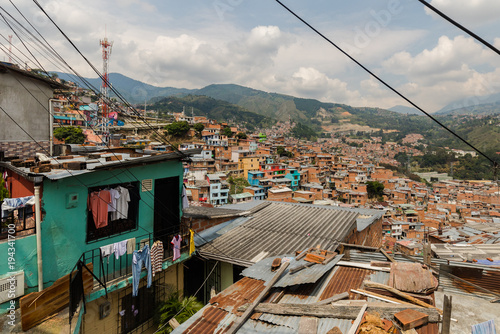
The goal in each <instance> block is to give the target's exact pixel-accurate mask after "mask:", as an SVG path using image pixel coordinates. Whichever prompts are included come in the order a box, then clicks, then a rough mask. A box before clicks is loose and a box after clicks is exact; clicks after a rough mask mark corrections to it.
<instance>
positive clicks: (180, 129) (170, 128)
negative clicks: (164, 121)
mask: <svg viewBox="0 0 500 334" xmlns="http://www.w3.org/2000/svg"><path fill="white" fill-rule="evenodd" d="M189 129H190V126H189V123H188V122H186V121H182V122H173V123H170V124H168V125H167V126H165V130H167V133H168V134H169V135H171V136H172V137H182V136H184V135H185V134H186V133H187V132H188V131H189Z"/></svg>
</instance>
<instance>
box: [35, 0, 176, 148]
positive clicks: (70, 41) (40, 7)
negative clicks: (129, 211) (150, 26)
mask: <svg viewBox="0 0 500 334" xmlns="http://www.w3.org/2000/svg"><path fill="white" fill-rule="evenodd" d="M33 2H34V3H35V4H36V5H37V6H38V8H39V9H40V10H41V11H42V12H43V13H44V14H45V16H46V17H47V18H48V19H49V20H50V21H51V22H52V24H53V25H54V26H55V27H56V28H57V30H59V32H60V33H61V34H62V35H63V36H64V38H65V39H66V40H67V41H68V42H69V43H70V44H71V46H73V48H74V49H75V50H76V51H77V52H78V53H79V54H80V56H81V57H82V58H83V59H84V60H85V61H86V62H87V64H88V65H89V66H90V67H91V68H92V69H93V70H94V72H95V73H96V74H97V75H98V76H99V77H100V78H101V80H103V81H104V82H105V83H106V85H107V86H109V87H110V89H111V91H113V92H114V93H115V94H116V96H118V98H120V100H122V101H123V102H124V103H125V105H126V106H127V107H129V108H131V109H132V111H133V112H134V113H135V114H136V115H138V116H139V117H141V118H142V120H143V122H144V123H145V124H146V125H147V126H148V127H149V128H150V129H151V130H153V131H154V132H155V133H156V134H157V135H158V136H159V138H163V139H164V140H165V141H166V142H167V143H168V144H169V145H170V146H171V147H172V148H173V149H174V150H176V151H178V152H179V153H181V154H182V155H184V156H185V154H184V153H183V152H182V151H180V150H179V149H178V148H177V147H175V146H174V145H173V144H172V143H170V141H169V140H168V139H167V138H165V136H163V135H162V134H160V133H159V132H158V131H156V129H154V128H153V127H152V126H151V125H150V124H149V123H148V122H147V121H146V120H145V119H144V118H143V117H142V115H140V113H139V112H137V110H136V109H135V108H134V107H133V106H132V105H131V104H130V103H129V102H128V101H127V100H126V99H125V98H124V97H123V96H122V95H121V94H120V93H119V92H118V91H117V90H116V89H114V88H113V86H112V85H110V83H109V81H108V79H107V78H105V77H104V76H103V75H102V74H101V73H100V72H99V71H98V70H97V68H96V67H95V66H94V65H93V64H92V63H91V62H90V61H89V60H88V59H87V57H85V55H84V54H83V53H82V52H81V51H80V50H79V49H78V47H77V46H76V45H75V44H74V43H73V41H72V40H71V39H70V38H69V37H68V36H67V35H66V33H64V31H62V29H61V28H60V27H59V26H58V25H57V23H55V21H54V20H53V19H52V18H51V17H50V16H49V14H48V13H47V12H46V11H45V10H44V9H43V7H42V6H41V5H40V3H39V2H38V1H37V0H33Z"/></svg>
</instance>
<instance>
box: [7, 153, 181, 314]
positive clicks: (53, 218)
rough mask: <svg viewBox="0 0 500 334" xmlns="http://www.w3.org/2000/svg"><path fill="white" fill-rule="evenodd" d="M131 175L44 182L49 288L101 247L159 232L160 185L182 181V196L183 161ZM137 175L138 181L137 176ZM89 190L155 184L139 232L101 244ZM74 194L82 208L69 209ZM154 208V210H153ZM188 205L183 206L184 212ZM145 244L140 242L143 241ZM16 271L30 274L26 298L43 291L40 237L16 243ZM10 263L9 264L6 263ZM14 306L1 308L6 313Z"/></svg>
mask: <svg viewBox="0 0 500 334" xmlns="http://www.w3.org/2000/svg"><path fill="white" fill-rule="evenodd" d="M128 171H130V172H131V173H132V174H133V175H131V174H130V173H129V172H123V169H115V170H112V171H96V172H91V173H85V174H81V175H78V176H74V177H69V178H65V179H61V180H57V181H50V180H45V181H44V183H43V198H42V209H43V211H44V212H45V216H44V219H43V221H42V256H43V280H44V287H48V286H50V285H52V284H53V283H54V282H55V281H56V280H57V279H58V278H60V277H62V276H64V275H66V274H68V273H69V272H70V271H71V270H72V269H73V267H74V266H75V264H76V262H77V261H78V259H79V258H80V256H81V255H82V254H83V253H84V252H86V251H89V250H92V249H96V248H99V247H101V246H104V245H108V244H111V243H114V242H118V241H122V240H125V239H129V238H133V237H141V236H144V235H145V234H147V233H148V232H153V226H154V212H153V208H154V197H153V194H154V180H155V179H161V178H166V177H179V178H180V180H179V181H180V182H179V196H180V194H181V191H182V175H183V167H182V163H181V162H180V161H177V160H173V161H165V162H161V163H156V164H149V165H144V166H137V167H131V168H129V169H128ZM134 176H135V177H134ZM76 178H78V179H79V180H80V181H82V182H83V183H84V184H85V185H90V186H91V187H95V186H101V185H102V186H104V185H108V184H115V183H122V182H137V180H139V182H140V181H142V180H143V179H153V190H152V191H151V193H149V192H140V196H141V201H140V202H139V215H138V226H139V228H138V229H137V230H134V231H131V232H129V233H123V234H120V235H117V236H114V237H111V238H107V239H103V240H100V241H98V242H92V243H89V244H87V243H86V242H85V239H86V233H87V214H88V209H87V196H88V188H87V187H86V186H84V185H83V184H82V183H81V182H79V181H78V180H77V179H76ZM68 194H78V204H77V206H76V207H74V208H70V209H66V197H67V195H68ZM148 205H149V206H148ZM181 205H182V201H180V205H179V212H180V214H182V210H181ZM137 241H139V240H137ZM8 247H9V246H8V244H7V242H6V241H5V242H2V243H0V254H5V256H6V257H7V255H6V254H7V248H8ZM15 258H16V269H15V271H20V270H24V274H25V284H26V286H27V290H25V292H26V293H29V292H32V291H37V285H38V274H37V256H36V236H35V235H31V236H27V237H23V238H20V239H16V256H15ZM6 260H7V258H5V260H1V261H5V262H3V263H7V262H6ZM5 273H8V270H7V268H6V266H5V267H4V266H1V267H0V275H2V274H5ZM5 305H8V303H4V304H2V305H0V313H2V311H4V310H3V308H4V306H5Z"/></svg>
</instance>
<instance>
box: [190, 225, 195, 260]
mask: <svg viewBox="0 0 500 334" xmlns="http://www.w3.org/2000/svg"><path fill="white" fill-rule="evenodd" d="M194 251H195V245H194V231H193V230H192V229H189V255H190V256H191V254H193V253H194Z"/></svg>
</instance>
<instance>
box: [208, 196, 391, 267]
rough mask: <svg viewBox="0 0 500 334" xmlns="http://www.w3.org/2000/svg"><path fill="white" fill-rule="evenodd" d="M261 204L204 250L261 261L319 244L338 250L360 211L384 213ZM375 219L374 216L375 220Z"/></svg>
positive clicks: (326, 248)
mask: <svg viewBox="0 0 500 334" xmlns="http://www.w3.org/2000/svg"><path fill="white" fill-rule="evenodd" d="M256 202H257V201H256ZM261 204H262V206H263V207H262V208H261V207H260V205H259V206H257V207H255V206H254V207H253V211H254V212H253V213H251V216H252V218H251V219H249V220H248V221H246V222H245V223H244V224H242V225H240V226H238V227H236V228H234V229H232V230H230V231H228V232H227V233H225V234H224V235H222V236H220V237H218V238H217V239H215V240H213V241H212V242H211V243H209V244H207V245H204V246H203V247H201V248H200V253H201V254H202V255H204V256H207V257H210V256H211V254H215V253H217V254H221V253H222V254H225V255H226V256H227V257H230V258H235V259H240V260H244V261H249V262H257V261H258V260H260V259H262V258H265V257H271V256H277V255H281V254H293V253H295V251H298V250H304V249H307V248H309V247H311V246H316V245H321V248H322V249H325V250H334V249H335V248H336V242H337V241H339V240H343V239H344V238H345V237H346V236H347V235H349V233H351V232H352V231H353V230H354V228H355V227H356V224H357V223H356V219H357V218H358V217H359V214H360V212H359V211H362V212H365V213H367V212H369V213H377V214H381V212H380V211H378V210H355V209H345V208H339V207H333V206H318V205H303V204H298V203H283V202H267V203H266V202H265V201H263V202H261ZM264 205H265V206H264ZM225 207H228V208H229V206H225ZM232 208H234V209H235V207H234V206H233V207H232ZM247 208H248V207H247ZM377 217H378V216H377ZM375 219H376V217H373V218H372V221H373V220H375ZM264 253H267V254H265V255H263V256H261V257H260V258H259V254H264ZM256 257H257V258H256ZM254 258H256V259H255V260H253V261H252V259H254Z"/></svg>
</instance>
